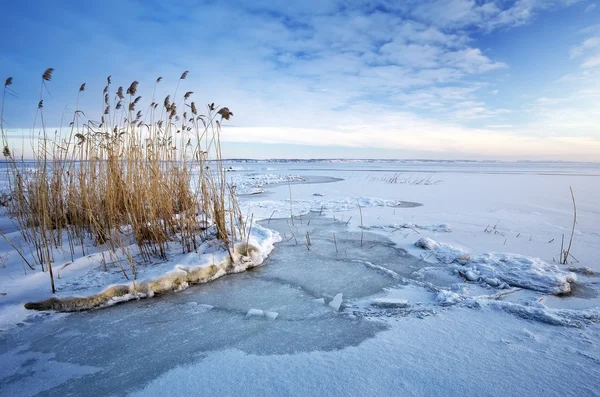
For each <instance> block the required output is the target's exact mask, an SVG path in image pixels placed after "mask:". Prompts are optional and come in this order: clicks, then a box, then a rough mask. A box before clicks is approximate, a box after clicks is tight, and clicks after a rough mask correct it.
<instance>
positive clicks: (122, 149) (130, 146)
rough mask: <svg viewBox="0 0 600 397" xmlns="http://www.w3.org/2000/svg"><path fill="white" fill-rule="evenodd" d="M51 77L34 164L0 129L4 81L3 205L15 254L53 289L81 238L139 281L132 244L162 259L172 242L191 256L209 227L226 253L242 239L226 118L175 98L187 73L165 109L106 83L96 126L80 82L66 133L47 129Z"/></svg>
mask: <svg viewBox="0 0 600 397" xmlns="http://www.w3.org/2000/svg"><path fill="white" fill-rule="evenodd" d="M53 72H54V70H53V69H51V68H50V69H47V70H46V71H44V73H43V74H42V79H41V90H40V99H39V105H38V109H37V113H36V117H35V121H34V127H33V128H32V130H31V134H30V135H31V136H30V140H31V147H32V150H33V153H34V155H33V163H34V166H33V167H31V166H30V164H31V162H30V161H29V163H28V164H27V165H26V163H25V160H24V159H23V158H21V159H17V158H15V156H14V155H13V152H14V151H13V150H12V149H11V148H10V147H9V145H8V141H7V138H6V134H5V131H4V128H3V126H2V124H1V123H2V121H1V120H2V119H3V116H4V114H3V113H4V99H5V97H6V92H7V91H8V90H10V89H9V88H8V87H9V86H10V85H11V84H12V78H9V79H7V80H6V83H5V87H4V93H3V100H2V114H1V115H0V127H2V128H1V130H2V144H3V148H4V151H3V153H4V156H5V158H6V160H7V173H8V181H9V186H10V191H11V198H12V199H11V200H7V201H5V202H6V204H7V205H8V207H9V211H10V213H11V214H12V215H13V216H14V219H15V220H16V222H17V223H18V226H19V228H20V231H21V233H22V235H23V238H24V240H25V242H26V248H24V249H23V250H18V252H19V254H20V255H21V257H22V258H23V259H24V260H25V261H26V259H25V258H26V257H29V256H32V257H33V258H34V261H35V263H29V262H28V265H29V266H30V267H32V268H33V267H35V266H39V267H41V269H42V270H43V271H48V272H49V273H50V279H51V282H52V289H53V292H54V277H53V273H52V264H53V262H54V254H55V251H56V249H58V248H62V246H63V244H67V245H68V250H69V252H70V254H71V257H72V259H73V258H75V256H76V255H78V254H81V255H85V254H86V252H85V242H86V240H89V239H91V240H92V241H93V242H94V244H96V245H101V246H105V247H106V249H107V250H108V252H109V253H110V255H111V256H112V257H113V258H112V259H114V261H115V263H117V264H118V266H120V267H121V271H122V272H123V274H124V276H125V277H127V278H128V279H135V277H136V268H135V263H136V261H135V260H134V258H133V254H132V252H131V250H130V249H129V248H128V247H129V246H130V245H131V244H136V245H137V247H138V248H139V250H138V252H137V253H136V255H137V256H140V257H141V258H142V260H145V261H152V259H153V258H156V257H158V258H162V259H165V258H166V257H167V253H168V249H169V244H171V243H176V244H179V245H180V246H181V249H182V251H183V252H191V251H194V250H195V249H196V248H197V247H198V245H199V244H200V243H201V242H202V241H203V240H204V239H205V238H206V237H207V235H206V233H207V232H206V229H207V226H210V225H214V227H216V234H217V236H218V238H219V240H220V241H221V242H222V245H223V247H224V248H226V249H227V250H228V251H229V253H230V256H231V253H232V244H233V241H235V239H236V237H237V236H242V235H243V233H244V232H245V225H244V226H242V225H241V214H240V213H239V208H238V206H237V203H236V202H235V198H234V197H233V198H232V197H231V195H230V191H229V189H228V187H227V185H226V180H225V173H224V170H223V167H222V162H221V159H222V156H221V140H220V135H221V122H222V121H223V120H229V119H230V117H231V116H233V114H232V113H231V111H230V110H229V109H228V108H225V107H222V108H219V107H217V106H215V105H214V104H209V105H207V107H206V111H205V112H204V114H200V112H199V111H198V108H197V105H196V104H195V103H194V102H191V101H190V98H191V96H192V94H193V92H191V91H188V92H186V93H185V95H184V96H183V97H181V98H178V97H177V89H178V88H179V83H181V81H182V80H184V79H185V78H186V77H187V74H188V72H187V71H186V72H184V73H183V74H182V75H181V77H180V79H179V82H178V84H177V89H176V90H175V93H174V94H173V96H172V97H171V96H167V97H166V98H165V99H164V101H163V104H162V106H160V105H159V104H158V102H157V101H156V99H155V98H152V102H151V103H150V104H148V105H147V106H146V107H143V106H142V103H141V97H140V96H138V95H137V91H138V86H139V83H138V82H137V81H134V82H133V83H131V84H130V85H129V87H128V88H127V89H126V90H125V93H124V89H123V87H118V88H117V89H116V90H115V89H114V87H113V85H112V82H111V77H110V76H109V77H108V78H107V84H106V87H105V88H104V91H103V93H102V99H103V107H104V109H103V112H102V114H101V115H100V117H99V121H92V120H89V119H87V120H86V119H85V118H84V115H83V112H81V111H80V110H79V107H78V106H79V97H80V95H84V94H85V84H82V85H81V87H80V88H79V92H78V93H77V106H76V110H75V112H74V114H73V118H72V120H71V122H70V124H69V126H68V128H64V127H63V128H60V129H59V130H57V131H56V132H48V131H47V129H46V126H45V122H44V108H43V101H44V97H43V92H44V91H46V90H47V87H46V85H47V84H48V83H49V82H50V81H51V79H52V74H53ZM161 81H162V77H161V78H159V79H157V80H156V83H155V84H159V83H160V82H161ZM155 90H156V86H155ZM141 109H144V111H142V110H141ZM214 227H213V229H214ZM243 229H244V230H243ZM15 248H16V247H15ZM78 250H81V252H76V251H78ZM116 258H126V259H125V260H123V259H118V260H117V259H116Z"/></svg>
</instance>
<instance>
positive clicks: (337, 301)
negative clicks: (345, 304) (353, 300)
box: [329, 292, 343, 311]
mask: <svg viewBox="0 0 600 397" xmlns="http://www.w3.org/2000/svg"><path fill="white" fill-rule="evenodd" d="M342 296H343V295H342V293H341V292H340V293H339V294H337V295H336V296H335V297H334V298H333V299H332V300H331V302H329V306H331V307H332V308H333V310H335V311H339V310H340V306H341V305H342Z"/></svg>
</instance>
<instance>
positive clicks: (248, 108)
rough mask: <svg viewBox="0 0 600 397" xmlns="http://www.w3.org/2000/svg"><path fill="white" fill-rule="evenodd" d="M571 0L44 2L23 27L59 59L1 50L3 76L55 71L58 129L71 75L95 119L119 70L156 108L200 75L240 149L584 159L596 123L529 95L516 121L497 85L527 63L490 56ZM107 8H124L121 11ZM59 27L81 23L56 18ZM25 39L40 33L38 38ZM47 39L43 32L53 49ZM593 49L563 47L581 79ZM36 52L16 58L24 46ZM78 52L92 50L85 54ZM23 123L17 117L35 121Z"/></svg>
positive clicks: (202, 88) (516, 107)
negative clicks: (573, 153) (265, 146)
mask: <svg viewBox="0 0 600 397" xmlns="http://www.w3.org/2000/svg"><path fill="white" fill-rule="evenodd" d="M574 2H575V1H573V0H510V1H494V2H489V1H484V2H482V1H475V0H444V1H442V0H425V1H417V0H410V1H405V2H404V1H403V2H401V1H395V0H370V1H366V2H359V1H341V0H340V1H337V0H322V1H318V0H306V1H302V2H273V1H267V0H256V1H253V2H244V1H234V2H232V3H230V4H225V3H221V2H218V1H211V2H206V3H204V4H200V3H197V2H193V1H191V0H178V1H176V2H174V3H169V4H168V5H167V4H162V3H160V2H157V1H149V2H147V1H142V0H136V1H122V2H121V1H119V2H117V1H116V0H106V2H103V3H102V4H100V3H98V4H91V3H90V5H89V7H95V8H94V9H93V10H83V9H80V8H79V7H77V8H73V9H69V10H60V12H58V11H56V10H54V9H53V8H52V7H48V9H47V10H46V9H44V13H45V14H46V15H38V16H37V17H36V16H33V15H29V14H28V12H27V10H24V11H23V15H24V16H23V17H22V18H21V19H17V20H16V21H18V23H19V24H21V26H22V27H21V28H20V29H21V31H24V33H23V35H24V38H22V40H23V41H25V44H27V43H29V42H31V43H37V42H36V40H37V39H38V38H37V36H40V35H39V33H40V32H39V30H40V29H43V30H44V31H45V32H51V33H52V34H53V35H55V36H56V37H57V38H58V39H57V40H60V43H61V45H60V46H58V45H56V44H54V45H55V47H53V48H52V51H53V52H51V51H50V50H49V49H48V50H47V51H48V53H51V54H55V55H54V56H50V55H46V56H42V57H40V61H39V62H40V63H39V64H38V63H32V62H31V61H30V59H31V58H32V57H34V56H35V53H34V52H31V53H29V52H23V53H18V54H17V53H15V54H8V55H7V53H6V52H3V54H2V55H0V61H3V62H1V63H0V69H2V70H1V72H2V73H6V74H7V75H8V74H9V73H13V71H11V70H8V69H6V70H5V68H7V66H6V65H11V68H12V69H15V68H16V69H17V71H22V73H23V75H22V76H18V75H17V76H15V77H16V79H15V87H18V84H21V81H24V80H26V79H28V78H30V76H28V75H27V76H26V75H25V74H26V73H30V71H31V70H37V69H40V70H43V68H45V67H48V66H53V67H55V69H56V73H55V81H53V82H52V85H51V87H50V90H51V92H52V96H53V98H52V100H51V101H48V103H47V104H46V103H45V106H46V107H47V108H45V109H47V112H46V113H47V114H51V110H52V106H55V107H54V114H55V115H56V117H55V120H48V122H49V123H52V122H54V123H58V122H59V120H60V115H61V114H62V111H63V107H64V105H65V102H67V101H69V99H68V98H73V97H74V95H71V92H70V91H68V90H67V89H65V91H61V90H62V89H63V88H61V84H60V83H61V79H62V83H63V84H65V85H63V86H62V87H67V88H68V85H69V84H71V85H73V86H74V87H75V88H73V92H75V90H76V87H78V86H79V84H80V83H81V82H87V83H88V90H87V91H86V95H84V96H83V97H82V99H81V101H80V103H81V104H82V107H84V108H85V110H86V114H92V113H93V110H94V109H96V108H97V105H98V100H97V99H98V98H96V97H93V96H91V95H90V93H93V92H98V93H99V92H101V91H102V88H103V82H104V77H103V76H104V74H113V81H115V82H118V84H123V85H126V84H129V83H130V82H131V81H132V80H133V79H136V80H139V81H140V82H141V84H140V88H139V91H140V93H141V95H142V96H143V97H144V98H150V97H151V95H152V92H153V82H154V81H155V79H156V77H158V76H164V77H165V82H164V83H161V85H159V87H158V88H157V94H156V95H157V96H158V97H160V96H165V95H167V93H171V92H172V89H173V86H174V84H175V83H170V82H169V78H168V76H174V79H175V81H176V79H177V77H178V76H179V74H181V71H182V70H187V69H189V70H191V73H190V75H189V77H188V79H187V80H186V83H187V84H190V85H191V86H193V87H198V88H195V89H194V91H195V92H196V94H194V95H195V97H194V98H195V100H197V101H199V102H202V101H206V102H209V101H210V102H212V101H216V102H218V103H220V104H225V105H227V106H229V107H230V108H231V109H233V110H234V113H235V114H236V116H235V121H234V122H235V125H236V126H237V127H235V128H231V129H230V130H228V131H227V134H224V139H226V140H230V141H236V142H268V143H281V144H289V143H293V144H303V145H305V144H319V145H338V146H348V147H359V146H371V147H378V148H386V149H390V148H397V149H407V148H408V149H411V150H414V151H418V150H420V151H423V150H428V151H432V152H435V153H438V154H439V153H451V152H454V153H461V154H465V155H466V153H471V155H475V154H477V155H481V154H482V153H487V154H489V155H490V156H492V155H493V156H498V155H499V154H501V151H502V150H507V151H508V150H512V152H513V153H515V151H516V152H518V153H521V154H523V155H525V154H527V153H534V152H535V153H537V151H536V150H537V149H535V148H536V147H540V145H542V143H543V139H544V138H543V133H542V132H541V131H545V132H546V133H547V135H548V136H550V137H552V138H551V139H552V141H551V142H550V141H549V143H548V145H547V147H548V148H554V149H552V153H563V152H564V150H563V149H560V150H559V142H562V143H564V142H565V141H564V140H565V139H567V140H568V139H571V138H570V137H572V136H576V137H577V138H573V139H575V140H573V141H569V144H568V145H566V146H565V147H568V148H571V149H573V150H575V149H574V148H580V149H581V150H584V151H586V153H587V152H589V151H593V150H597V149H598V147H597V145H596V146H595V145H593V144H589V142H588V141H587V140H586V139H588V140H589V139H591V138H590V136H591V135H590V133H589V131H588V130H587V128H588V121H586V122H585V123H582V124H577V125H576V127H577V128H579V127H581V126H583V125H585V128H586V130H585V131H586V133H585V134H579V135H578V134H573V132H572V131H568V130H567V127H568V126H567V124H565V123H564V122H562V121H561V122H560V123H559V125H560V126H561V127H559V128H555V127H554V126H552V125H549V124H543V123H542V122H541V121H540V120H542V117H548V118H549V119H550V120H552V122H557V123H558V122H559V121H560V120H557V117H558V115H559V114H560V112H556V111H555V110H556V109H555V108H553V107H552V106H554V107H556V106H559V105H558V104H552V103H543V100H540V101H538V102H536V101H535V100H533V104H530V105H528V106H527V107H526V110H527V113H528V115H532V114H534V115H535V116H531V117H532V118H533V120H529V122H528V123H520V120H517V119H516V116H515V114H516V113H523V112H522V109H520V106H521V104H515V103H513V102H514V99H513V98H514V97H507V96H504V95H510V91H511V89H513V90H514V87H507V88H508V89H504V88H502V89H501V90H499V89H498V86H499V84H501V83H502V80H501V79H504V78H506V76H507V75H509V74H510V73H515V74H518V68H523V67H526V65H525V66H523V65H518V64H517V65H514V64H513V63H511V62H510V61H509V58H508V56H507V55H506V54H507V51H498V49H500V50H502V48H495V45H494V44H495V43H494V39H496V38H497V37H499V35H501V34H502V32H504V31H506V30H509V29H513V28H515V27H517V26H522V25H525V24H528V23H533V22H535V19H536V16H538V15H540V14H542V13H543V12H546V11H547V10H550V9H554V8H560V7H563V6H568V5H570V4H572V3H574ZM17 6H18V5H17ZM111 9H119V14H118V15H116V14H115V13H114V12H109V11H108V10H111ZM57 20H69V21H71V22H72V23H70V24H68V25H66V24H62V23H61V24H58V23H56V22H53V21H57ZM15 23H16V22H15ZM37 24H39V26H38V25H37ZM0 29H2V28H0ZM29 30H31V32H37V33H38V35H37V36H36V35H33V34H32V37H31V38H29V41H27V37H25V36H26V35H27V34H28V32H29ZM1 32H2V31H1V30H0V33H1ZM48 35H50V33H47V34H46V35H41V37H42V40H43V39H44V38H45V37H46V36H48ZM33 36H36V37H33ZM596 40H598V37H597V36H595V34H594V33H586V40H585V41H583V42H580V43H579V44H577V45H573V46H572V48H571V49H570V52H569V54H567V52H568V48H567V49H564V52H565V53H564V54H563V56H564V57H567V56H569V55H570V56H571V58H572V60H573V62H578V64H577V66H578V68H579V69H580V70H585V71H587V72H590V71H594V70H596V68H597V67H598V64H597V62H598V58H597V57H596V56H597V53H596V52H594V51H596V50H597V48H598V43H597V42H596ZM46 44H47V45H49V46H50V45H51V44H52V43H51V42H50V43H46ZM32 45H33V44H32ZM507 45H513V43H509V44H507ZM24 48H25V49H24V50H23V49H21V50H19V51H28V50H27V49H26V48H27V46H24ZM36 49H37V50H38V51H39V53H41V54H46V52H45V51H46V50H44V49H43V48H42V49H41V50H40V48H38V47H36ZM66 49H75V50H76V52H78V53H80V52H82V51H84V50H85V52H86V54H88V55H86V57H81V58H79V57H73V56H72V54H71V53H69V52H67V51H66ZM15 51H16V50H15ZM32 51H33V50H32ZM56 54H58V55H56ZM57 58H58V59H57ZM4 61H5V62H4ZM42 61H43V62H44V64H43V65H42V64H41V62H42ZM46 63H48V64H46ZM125 66H126V67H125ZM515 67H516V68H517V70H515ZM115 69H116V70H115ZM31 73H33V72H31ZM61 76H63V77H61ZM578 76H579V75H578ZM36 78H37V76H36ZM74 79H75V80H77V81H75V82H73V80H74ZM36 84H37V83H36ZM31 87H33V84H32V85H31ZM31 87H24V86H21V88H19V89H20V92H21V93H22V97H21V98H20V99H19V100H20V102H15V103H11V104H9V108H10V109H11V110H13V111H16V112H19V109H21V108H26V106H31V107H32V108H33V107H34V106H35V104H36V103H37V101H36V100H35V94H32V97H27V96H26V94H25V92H26V88H31ZM30 91H32V92H36V90H35V89H31V90H30ZM505 93H506V94H505ZM512 95H515V94H514V93H513V94H512ZM531 96H532V95H531V94H530V97H531ZM547 97H548V98H550V95H548V96H547ZM27 101H29V102H27ZM28 103H30V104H29V105H28ZM71 103H72V102H71ZM569 103H570V104H571V105H573V104H574V103H575V100H573V101H572V102H569ZM573 106H574V105H573ZM573 114H578V113H576V112H574V113H573ZM25 115H26V114H23V115H22V116H23V117H22V120H14V119H13V120H11V122H12V123H13V124H14V125H17V126H24V125H28V123H29V120H28V119H27V118H26V117H24V116H25ZM49 117H51V116H49ZM590 117H591V116H590ZM590 120H591V119H590ZM590 122H591V121H590ZM499 126H500V127H499ZM511 126H512V127H511ZM563 127H564V128H563ZM527 134H529V138H528V135H527ZM461 142H462V143H461ZM510 145H516V146H518V147H519V148H518V149H515V148H513V149H510ZM536 145H537V146H536ZM578 145H579V146H578ZM542 146H543V145H542ZM534 149H535V150H534ZM548 150H550V149H548ZM577 150H579V149H577ZM563 154H564V153H563ZM248 155H249V156H252V154H251V153H249V154H248Z"/></svg>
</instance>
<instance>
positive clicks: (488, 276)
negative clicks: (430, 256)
mask: <svg viewBox="0 0 600 397" xmlns="http://www.w3.org/2000/svg"><path fill="white" fill-rule="evenodd" d="M415 246H417V247H419V248H422V249H424V250H429V251H433V253H434V255H435V257H436V258H437V260H439V261H440V262H442V263H445V264H458V266H455V269H456V270H457V271H458V273H459V274H460V275H461V276H462V277H464V278H465V279H467V280H468V281H481V282H483V283H486V284H488V285H490V286H492V287H496V288H506V287H508V286H509V285H510V286H514V287H520V288H525V289H530V290H533V291H539V292H543V293H549V294H554V295H562V294H568V293H570V292H571V283H574V282H575V281H576V280H577V276H576V275H575V274H574V273H572V272H569V271H564V270H562V269H560V268H559V267H558V266H556V265H551V264H549V263H546V262H544V261H543V260H541V259H539V258H532V257H528V256H523V255H519V254H511V253H496V252H492V253H485V254H483V255H479V256H471V255H469V254H468V253H467V252H466V251H464V250H462V249H460V248H456V247H452V246H450V245H446V244H443V243H439V242H437V241H435V240H432V239H430V238H427V237H424V238H421V239H419V240H418V241H417V242H416V243H415Z"/></svg>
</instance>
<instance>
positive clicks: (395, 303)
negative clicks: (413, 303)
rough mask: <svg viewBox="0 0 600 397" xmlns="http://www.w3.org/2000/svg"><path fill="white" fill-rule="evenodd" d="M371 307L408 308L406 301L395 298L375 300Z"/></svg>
mask: <svg viewBox="0 0 600 397" xmlns="http://www.w3.org/2000/svg"><path fill="white" fill-rule="evenodd" d="M372 305H373V306H377V307H381V308H403V307H408V301H407V300H406V299H396V298H376V299H373V303H372Z"/></svg>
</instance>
